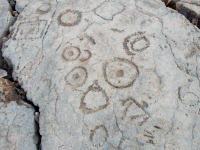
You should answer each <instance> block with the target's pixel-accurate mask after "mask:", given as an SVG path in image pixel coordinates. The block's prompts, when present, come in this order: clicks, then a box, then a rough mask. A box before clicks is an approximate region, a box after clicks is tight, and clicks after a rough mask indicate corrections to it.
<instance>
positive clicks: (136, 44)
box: [123, 32, 150, 55]
mask: <svg viewBox="0 0 200 150" xmlns="http://www.w3.org/2000/svg"><path fill="white" fill-rule="evenodd" d="M149 45H150V41H149V40H148V39H147V38H146V37H145V35H144V33H143V32H137V33H134V34H131V35H129V36H128V37H126V38H125V39H124V42H123V46H124V49H125V51H126V53H127V54H128V55H132V54H133V51H143V50H145V49H147V48H148V47H149Z"/></svg>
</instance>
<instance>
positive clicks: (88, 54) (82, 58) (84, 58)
mask: <svg viewBox="0 0 200 150" xmlns="http://www.w3.org/2000/svg"><path fill="white" fill-rule="evenodd" d="M82 54H83V55H84V56H82V57H81V58H80V59H79V60H80V61H81V62H84V61H87V60H88V59H90V58H91V56H92V53H91V52H90V51H89V50H84V53H82Z"/></svg>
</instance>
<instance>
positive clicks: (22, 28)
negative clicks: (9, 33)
mask: <svg viewBox="0 0 200 150" xmlns="http://www.w3.org/2000/svg"><path fill="white" fill-rule="evenodd" d="M46 23H47V22H46V21H45V20H39V21H30V22H21V23H20V24H19V25H18V27H17V30H16V33H15V34H14V36H13V40H34V39H39V38H41V37H42V36H43V34H44V30H45V26H46Z"/></svg>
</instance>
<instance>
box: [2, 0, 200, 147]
mask: <svg viewBox="0 0 200 150" xmlns="http://www.w3.org/2000/svg"><path fill="white" fill-rule="evenodd" d="M47 3H48V5H47ZM43 4H44V7H42V5H43ZM50 6H51V7H50ZM38 10H40V11H38ZM12 30H13V35H12V37H11V39H9V40H8V41H7V42H6V43H4V47H3V54H4V56H5V57H6V58H7V59H8V60H10V62H11V63H12V64H13V65H14V68H13V69H14V73H13V76H14V78H15V79H17V80H18V81H19V83H20V84H21V85H22V86H23V88H24V89H25V90H26V91H27V96H28V99H30V100H32V101H33V102H34V104H35V105H38V106H39V107H40V118H39V123H40V134H41V135H42V143H41V144H42V145H41V146H42V149H43V150H55V149H61V150H65V149H67V150H79V149H80V150H88V149H90V150H94V149H98V150H130V149H135V150H172V149H180V150H197V149H199V148H200V142H199V141H200V92H199V91H200V67H199V65H200V56H199V55H200V53H199V47H200V42H199V39H200V31H199V29H198V28H196V27H195V26H193V25H192V24H190V23H189V21H188V20H186V19H185V17H183V16H182V15H180V14H178V13H177V12H176V11H173V10H171V9H169V8H166V7H165V6H164V3H162V2H161V1H160V0H154V1H149V0H129V1H125V0H123V1H117V0H112V1H103V0H97V1H91V0H83V1H81V0H78V1H73V0H69V1H64V0H63V1H62V0H57V1H51V2H49V1H48V2H47V1H36V0H35V1H33V0H32V1H30V2H29V4H28V5H27V6H26V7H24V9H23V11H22V12H21V13H20V15H19V17H18V20H17V21H16V23H15V25H14V26H13V27H12Z"/></svg>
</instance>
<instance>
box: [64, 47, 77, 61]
mask: <svg viewBox="0 0 200 150" xmlns="http://www.w3.org/2000/svg"><path fill="white" fill-rule="evenodd" d="M79 56H80V49H79V48H78V47H75V46H70V47H67V48H66V49H65V50H64V52H63V54H62V57H63V58H64V59H65V60H66V61H73V60H76V59H77V58H78V57H79Z"/></svg>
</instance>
